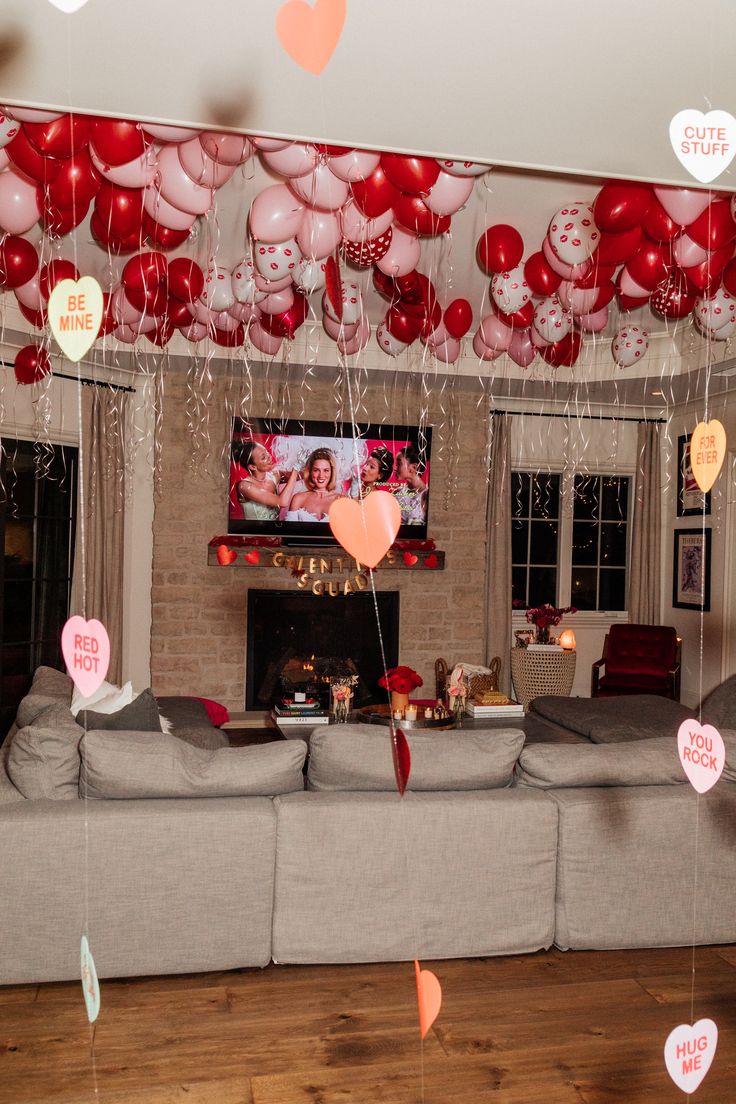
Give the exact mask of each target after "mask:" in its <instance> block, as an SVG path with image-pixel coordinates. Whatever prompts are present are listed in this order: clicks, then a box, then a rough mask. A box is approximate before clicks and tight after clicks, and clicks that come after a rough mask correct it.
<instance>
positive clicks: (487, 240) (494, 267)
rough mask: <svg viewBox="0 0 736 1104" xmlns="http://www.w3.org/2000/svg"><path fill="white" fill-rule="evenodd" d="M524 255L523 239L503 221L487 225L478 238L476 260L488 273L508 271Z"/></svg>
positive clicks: (514, 266)
mask: <svg viewBox="0 0 736 1104" xmlns="http://www.w3.org/2000/svg"><path fill="white" fill-rule="evenodd" d="M523 255H524V239H523V238H522V236H521V234H520V233H519V231H518V230H516V229H515V228H514V227H513V226H507V225H506V224H505V223H502V222H500V223H497V224H496V225H495V226H489V227H488V229H487V230H486V232H485V234H481V236H480V238H479V239H478V260H479V262H480V266H481V268H482V269H484V270H485V271H486V272H488V273H492V272H508V271H509V270H510V269H512V268H516V266H517V265H518V264H519V262H520V261H521V258H522V257H523Z"/></svg>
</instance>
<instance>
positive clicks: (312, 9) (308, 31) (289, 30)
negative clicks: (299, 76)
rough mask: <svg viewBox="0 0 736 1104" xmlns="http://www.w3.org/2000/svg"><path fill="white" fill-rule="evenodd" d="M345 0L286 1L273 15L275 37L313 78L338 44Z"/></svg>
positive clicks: (343, 18)
mask: <svg viewBox="0 0 736 1104" xmlns="http://www.w3.org/2000/svg"><path fill="white" fill-rule="evenodd" d="M346 7H347V0H316V3H315V4H314V6H312V5H311V4H307V3H305V0H288V3H286V4H284V5H283V7H281V8H279V10H278V12H277V14H276V34H277V35H278V36H279V41H280V43H281V45H282V46H283V47H284V49H285V50H286V52H287V54H288V55H289V57H290V58H292V59H293V60H294V61H295V62H296V63H297V65H300V66H301V68H302V69H306V70H307V72H309V73H314V75H315V76H319V74H320V73H321V72H322V70H323V69H324V67H325V65H326V64H327V62H328V61H329V60H330V58H331V57H332V54H333V52H334V50H335V47H336V46H337V44H338V42H339V41H340V35H341V34H342V28H343V24H344V23H345V11H346Z"/></svg>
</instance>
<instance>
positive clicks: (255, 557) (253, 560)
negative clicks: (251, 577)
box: [243, 548, 261, 564]
mask: <svg viewBox="0 0 736 1104" xmlns="http://www.w3.org/2000/svg"><path fill="white" fill-rule="evenodd" d="M243 559H245V560H247V561H248V563H249V564H257V563H260V562H261V553H260V552H259V551H258V549H257V548H251V550H250V552H246V553H245V556H244V557H243Z"/></svg>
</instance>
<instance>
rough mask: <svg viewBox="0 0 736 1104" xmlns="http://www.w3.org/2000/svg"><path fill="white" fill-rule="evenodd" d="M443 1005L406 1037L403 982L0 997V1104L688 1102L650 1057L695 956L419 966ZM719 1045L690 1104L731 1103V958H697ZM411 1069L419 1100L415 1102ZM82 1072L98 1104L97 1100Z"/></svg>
mask: <svg viewBox="0 0 736 1104" xmlns="http://www.w3.org/2000/svg"><path fill="white" fill-rule="evenodd" d="M423 965H424V966H426V967H428V968H431V969H433V970H434V971H435V973H436V974H437V975H438V977H439V978H440V981H441V983H442V987H443V993H444V1003H443V1008H442V1011H441V1013H440V1016H439V1019H438V1020H437V1021H436V1023H435V1026H434V1028H433V1029H432V1031H431V1032H430V1034H429V1035H428V1036H427V1039H426V1041H425V1043H424V1054H423V1056H422V1049H421V1044H420V1040H419V1032H418V1028H417V1015H416V990H415V986H414V972H413V967H412V966H411V965H409V964H404V963H399V964H390V965H378V966H330V967H325V966H311V967H295V966H270V967H268V968H267V969H265V970H243V971H237V972H231V973H221V974H200V975H191V976H186V977H173V978H145V979H141V980H119V981H108V982H103V983H102V1011H101V1013H100V1018H99V1020H98V1023H97V1027H96V1032H95V1041H94V1052H95V1063H94V1070H93V1061H92V1057H91V1050H90V1045H91V1029H90V1027H89V1025H88V1023H87V1020H86V1015H85V1011H84V1004H83V1000H82V994H81V990H80V987H79V985H78V984H77V983H63V984H62V983H59V984H54V985H42V986H21V987H14V988H4V989H3V988H0V1041H1V1042H2V1049H1V1050H0V1101H2V1104H30V1102H33V1104H47V1102H57V1104H62V1102H63V1104H82V1102H84V1104H88V1102H89V1104H92V1102H101V1104H123V1102H130V1104H144V1102H145V1104H184V1102H185V1101H186V1102H187V1104H410V1102H412V1104H413V1102H421V1101H422V1100H424V1101H426V1102H427V1104H459V1102H461V1101H462V1102H466V1101H467V1102H468V1104H480V1102H484V1101H487V1102H489V1104H490V1102H492V1104H558V1102H559V1104H563V1102H564V1104H568V1102H569V1104H609V1102H613V1101H616V1102H617V1104H618V1102H620V1104H624V1102H625V1104H638V1102H639V1101H645V1102H647V1104H649V1102H653V1101H657V1102H658V1101H662V1102H673V1104H674V1102H676V1101H680V1100H684V1099H685V1097H684V1096H683V1094H682V1093H680V1091H679V1090H678V1089H676V1088H675V1086H674V1085H673V1084H672V1082H671V1081H670V1080H669V1077H668V1076H667V1073H666V1072H665V1068H664V1062H663V1057H662V1048H663V1045H664V1041H665V1038H666V1037H667V1035H668V1034H669V1032H670V1030H671V1029H672V1027H674V1026H676V1025H677V1024H679V1023H683V1022H686V1021H689V1019H690V981H691V969H690V967H691V951H690V950H688V949H676V950H660V951H616V952H596V953H593V952H572V951H571V952H567V953H565V954H562V953H560V952H558V951H550V952H548V953H539V954H535V955H525V956H521V957H517V958H495V959H494V958H491V959H473V960H460V961H442V962H437V963H430V962H425V963H423ZM702 1016H710V1017H711V1018H712V1019H714V1020H715V1021H716V1023H717V1024H718V1027H719V1031H720V1040H719V1047H718V1053H717V1054H716V1058H715V1062H714V1064H713V1066H712V1067H711V1069H710V1072H709V1073H708V1076H707V1077H706V1079H705V1081H704V1082H703V1084H702V1086H701V1087H700V1089H699V1090H698V1093H697V1097H696V1100H697V1104H716V1102H717V1104H734V1102H736V947H735V946H728V947H714V948H698V949H697V951H696V974H695V1018H696V1019H699V1018H701V1017H702ZM422 1057H423V1067H424V1093H422ZM95 1075H96V1083H97V1094H95Z"/></svg>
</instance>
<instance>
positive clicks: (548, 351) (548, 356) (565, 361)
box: [539, 330, 583, 368]
mask: <svg viewBox="0 0 736 1104" xmlns="http://www.w3.org/2000/svg"><path fill="white" fill-rule="evenodd" d="M582 341H583V339H582V337H581V335H580V332H579V331H578V330H571V331H570V333H568V334H565V336H564V337H563V338H562V340H561V341H555V342H553V343H552V344H551V345H543V346H542V348H541V349H540V350H539V352H540V354H541V356H542V359H543V360H546V361H547V364H551V365H552V366H553V367H554V368H560V367H565V368H572V366H573V364H574V363H575V361H576V360H577V359H578V356H579V355H580V347H581V345H582Z"/></svg>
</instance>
